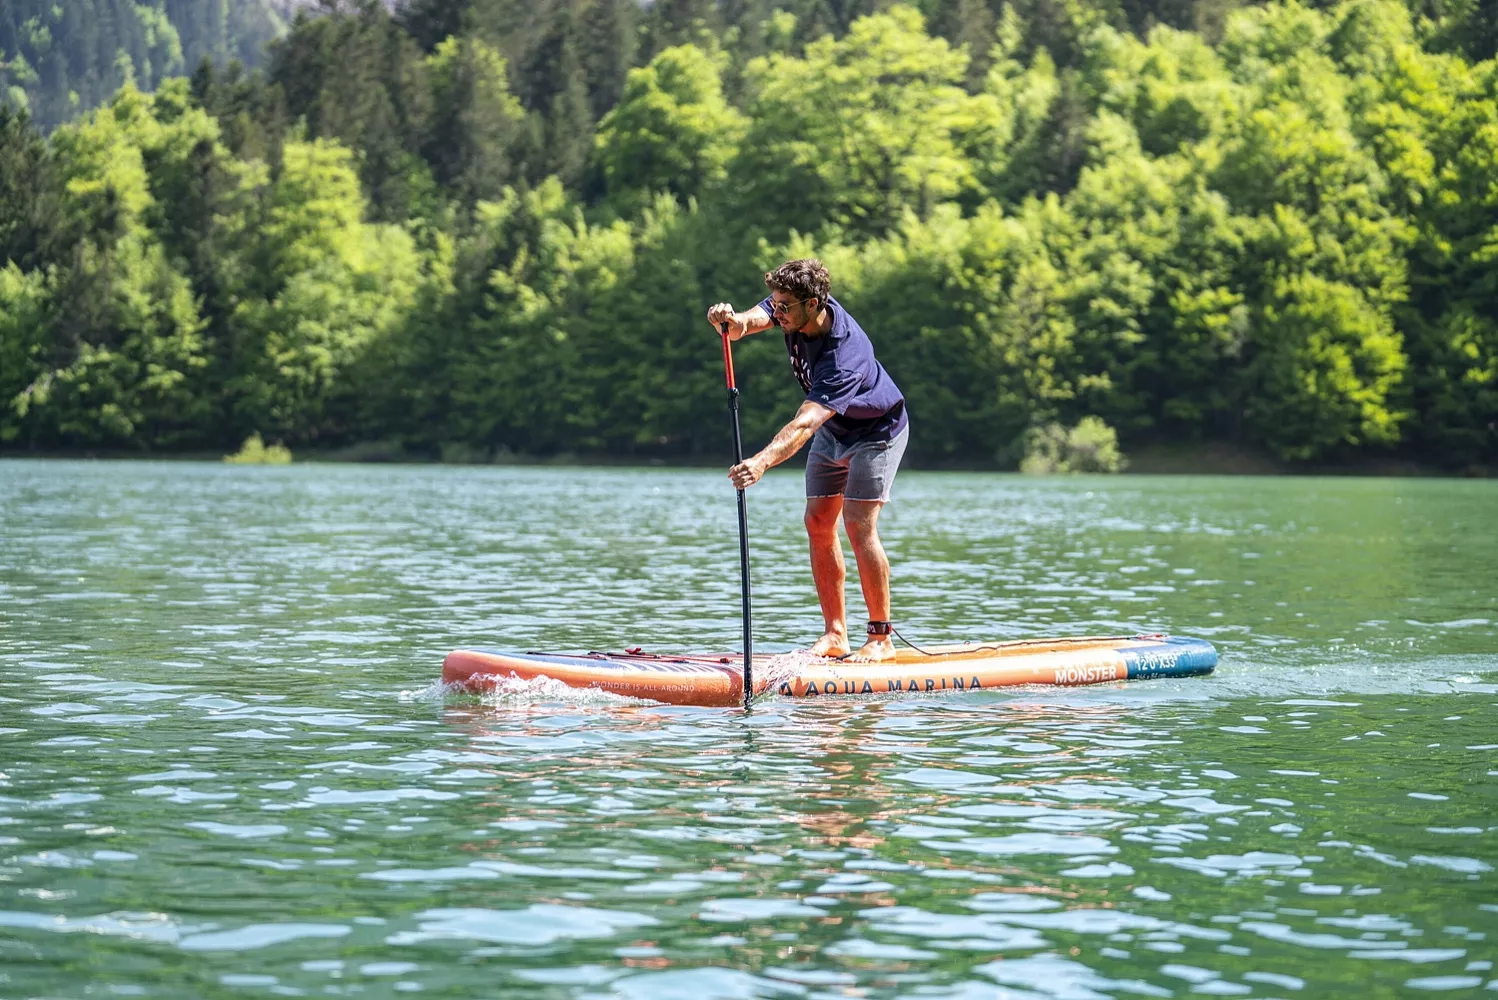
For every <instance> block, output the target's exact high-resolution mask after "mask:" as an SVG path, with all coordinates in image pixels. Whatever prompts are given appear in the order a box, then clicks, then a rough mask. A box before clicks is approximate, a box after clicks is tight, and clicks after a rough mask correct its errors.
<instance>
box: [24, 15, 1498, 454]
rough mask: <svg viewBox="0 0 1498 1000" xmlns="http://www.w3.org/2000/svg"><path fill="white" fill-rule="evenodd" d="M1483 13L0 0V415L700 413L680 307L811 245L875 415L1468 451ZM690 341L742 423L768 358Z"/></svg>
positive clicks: (123, 422) (201, 430) (764, 432)
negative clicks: (736, 403) (863, 349)
mask: <svg viewBox="0 0 1498 1000" xmlns="http://www.w3.org/2000/svg"><path fill="white" fill-rule="evenodd" d="M1495 49H1498V0H1409V2H1408V3H1400V2H1396V0H1350V2H1342V3H1337V4H1326V5H1320V4H1316V5H1302V4H1299V3H1295V2H1289V3H1284V2H1274V3H1269V4H1257V3H1239V2H1236V0H925V2H921V3H918V4H915V5H899V4H891V3H887V2H879V0H843V2H839V0H792V2H779V3H772V2H769V0H655V2H654V3H652V4H648V5H640V4H638V3H636V2H635V0H407V2H403V3H396V4H393V5H387V4H382V3H378V2H375V0H362V2H348V0H321V2H319V3H315V4H305V5H300V9H297V10H294V11H293V10H291V9H289V8H288V7H287V6H285V5H280V4H275V3H270V2H243V3H241V2H234V3H230V2H228V0H153V2H129V3H127V2H117V0H68V2H67V3H58V4H47V3H41V2H36V0H5V3H4V6H3V7H0V99H3V103H0V259H3V261H4V265H3V267H0V448H3V449H6V450H8V451H11V452H17V451H68V450H83V449H88V450H102V449H107V450H139V451H142V452H147V451H149V452H172V451H179V452H181V451H223V450H233V449H234V448H236V447H238V445H239V444H240V442H242V441H244V440H245V439H246V438H247V437H249V436H250V435H251V434H257V433H258V434H260V435H262V436H263V437H264V439H265V440H266V441H279V442H284V443H286V444H288V445H290V446H291V447H293V448H294V449H303V448H310V449H313V450H318V451H323V452H329V451H333V450H336V449H343V450H344V451H345V453H349V454H361V453H362V454H366V455H371V456H373V455H393V454H402V455H429V456H440V457H444V458H447V459H465V460H484V459H489V458H493V457H495V456H498V455H504V454H511V453H514V454H523V455H554V454H559V453H570V454H578V453H594V454H596V453H613V454H620V455H626V456H635V457H664V458H672V457H691V456H705V455H719V454H721V453H722V452H723V450H724V439H725V435H726V418H725V416H724V414H723V398H722V376H721V370H720V369H721V354H720V352H719V348H718V343H717V338H716V337H715V336H714V334H713V332H712V330H711V329H710V328H708V326H707V325H706V323H705V321H704V320H703V313H704V311H705V309H706V307H707V305H709V304H710V303H712V302H714V301H718V300H720V299H728V300H730V301H733V302H735V303H736V304H738V305H739V306H740V307H741V308H745V307H747V306H748V305H750V304H752V303H753V302H754V301H756V300H757V299H758V297H759V296H760V295H762V294H763V285H762V283H761V281H760V276H761V273H762V272H763V271H764V270H765V269H766V268H768V267H770V266H773V265H774V264H776V263H778V262H780V261H781V260H783V259H785V258H788V257H792V256H805V255H812V254H815V255H817V256H820V257H822V258H823V259H824V260H826V261H827V262H828V264H829V266H830V268H831V270H832V274H833V279H834V294H836V295H837V296H838V297H839V299H840V300H841V301H842V302H843V303H844V304H845V305H847V306H848V307H849V308H850V309H851V310H852V311H853V313H854V315H855V316H857V317H858V318H859V319H860V321H861V322H862V324H863V325H864V327H865V328H866V329H868V330H869V332H870V333H871V335H872V336H873V337H874V340H875V343H876V345H877V347H878V350H879V354H880V358H881V360H883V361H884V363H885V365H886V367H887V368H889V369H890V371H891V373H892V374H893V375H894V376H895V378H896V380H897V381H898V382H899V383H900V384H901V386H902V388H904V390H905V392H906V395H907V397H908V399H909V404H910V409H911V412H912V419H913V422H914V424H915V427H916V433H915V434H914V436H913V439H912V447H911V459H912V461H913V462H915V463H922V464H937V463H942V462H966V463H978V464H989V465H997V466H1000V467H1012V466H1014V465H1016V464H1017V463H1018V462H1019V461H1020V459H1021V457H1022V455H1023V453H1024V450H1025V442H1026V441H1027V440H1034V437H1035V435H1036V433H1037V429H1039V428H1047V429H1049V430H1050V431H1054V430H1055V429H1056V428H1062V429H1064V428H1067V427H1075V426H1079V425H1083V424H1084V422H1085V425H1086V426H1101V425H1100V424H1098V421H1099V420H1100V421H1103V422H1106V424H1107V425H1108V426H1109V427H1111V428H1113V429H1116V431H1117V433H1118V435H1119V438H1120V439H1121V441H1122V443H1123V445H1124V448H1125V450H1126V451H1127V450H1128V449H1130V448H1132V447H1136V446H1137V447H1145V446H1151V445H1162V444H1164V445H1180V444H1188V445H1192V444H1225V445H1228V446H1231V447H1234V448H1241V449H1244V450H1246V451H1253V452H1260V453H1264V454H1267V455H1272V456H1274V457H1275V458H1277V459H1279V460H1281V461H1284V462H1289V463H1319V464H1326V463H1346V462H1354V463H1356V462H1361V461H1367V460H1369V459H1379V458H1390V457H1392V458H1402V459H1411V460H1415V461H1419V462H1421V463H1425V464H1428V465H1431V466H1436V467H1444V468H1453V469H1461V468H1481V467H1487V468H1491V467H1492V466H1493V465H1494V463H1495V462H1498V268H1495V261H1498V63H1495V60H1494V53H1495ZM183 73H187V74H188V75H186V76H183V75H181V74H183ZM6 95H9V96H8V97H6ZM89 108H93V110H86V109H89ZM736 359H737V362H738V367H739V377H740V384H741V386H742V388H743V390H744V393H745V396H746V400H745V436H746V444H751V445H753V446H757V444H758V443H759V442H761V441H763V440H764V439H765V438H767V437H768V436H769V435H770V434H771V433H772V432H773V431H774V429H775V428H776V427H778V426H779V424H780V422H782V421H783V420H784V419H786V418H787V417H788V416H789V414H790V413H791V411H792V409H793V408H794V405H795V403H796V401H797V400H798V398H799V395H798V392H797V388H796V385H795V382H794V380H793V379H792V378H791V377H790V375H789V372H788V370H787V366H786V361H785V358H784V351H783V349H782V348H781V347H780V345H779V338H777V337H771V336H762V337H757V338H753V339H751V340H749V341H745V342H743V343H742V344H740V345H738V348H737V352H736Z"/></svg>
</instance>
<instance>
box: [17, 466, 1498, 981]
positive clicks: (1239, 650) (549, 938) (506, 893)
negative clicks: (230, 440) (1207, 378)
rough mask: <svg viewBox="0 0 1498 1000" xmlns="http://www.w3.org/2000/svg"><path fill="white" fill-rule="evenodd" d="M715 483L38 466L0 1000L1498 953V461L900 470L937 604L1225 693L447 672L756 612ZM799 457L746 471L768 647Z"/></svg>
mask: <svg viewBox="0 0 1498 1000" xmlns="http://www.w3.org/2000/svg"><path fill="white" fill-rule="evenodd" d="M720 480H721V474H720V473H718V472H712V473H709V472H705V471H704V472H667V471H639V470H633V471H629V472H620V471H607V472H601V471H598V470H537V469H531V470H493V469H432V468H407V469H365V468H316V467H291V468H290V469H274V470H269V469H266V470H260V469H238V468H218V467H213V466H206V465H192V464H183V465H165V464H160V465H152V464H135V465H114V464H85V463H57V464H42V463H0V602H3V603H0V996H12V995H14V996H33V995H46V996H83V995H101V996H104V995H150V996H181V997H197V996H279V995H352V994H358V995H361V996H388V995H395V994H398V993H405V992H421V993H424V994H427V995H438V996H473V995H502V996H506V997H509V996H517V997H519V996H526V997H579V998H582V997H631V998H632V997H639V998H650V1000H655V998H662V997H687V998H691V1000H703V998H711V997H762V996H763V997H779V996H784V997H834V996H836V997H843V996H867V997H895V996H901V997H904V996H919V997H995V996H999V997H1053V998H1058V1000H1062V998H1065V1000H1070V998H1093V997H1102V996H1146V997H1155V996H1158V997H1168V996H1191V995H1229V996H1257V997H1270V996H1279V997H1284V996H1305V997H1320V996H1348V995H1358V996H1363V995H1370V996H1406V995H1415V994H1419V993H1423V992H1437V993H1449V994H1456V995H1491V994H1489V993H1488V990H1492V989H1498V972H1494V970H1493V968H1492V962H1493V961H1494V957H1495V956H1494V952H1495V947H1494V940H1495V937H1498V893H1495V891H1494V884H1495V883H1494V879H1495V877H1498V876H1495V874H1494V872H1493V866H1494V865H1495V864H1498V839H1495V838H1498V821H1495V819H1494V816H1495V815H1498V810H1495V808H1494V806H1495V799H1498V796H1495V790H1498V737H1495V735H1494V734H1495V733H1498V725H1495V723H1498V711H1495V705H1498V697H1495V696H1498V687H1495V684H1498V657H1495V653H1494V650H1495V649H1498V577H1495V570H1494V566H1495V565H1498V538H1495V537H1494V535H1495V533H1493V532H1492V531H1491V530H1490V528H1491V524H1493V523H1495V519H1494V517H1493V515H1494V514H1495V513H1498V491H1495V490H1494V489H1493V488H1492V486H1490V485H1489V484H1485V483H1466V482H1389V481H1379V482H1370V481H1328V480H1242V481H1239V480H1215V479H1160V480H1141V479H1129V478H1124V479H1118V480H1111V481H1103V480H1074V481H1029V480H1019V479H1015V478H1009V477H989V476H979V475H935V474H927V475H919V474H916V475H911V476H910V477H909V479H908V480H907V479H905V478H904V477H902V482H901V487H902V493H901V494H900V497H899V500H898V501H897V503H896V504H894V505H892V507H891V508H890V510H889V512H888V514H887V516H886V526H885V533H886V536H887V543H888V545H889V547H890V549H891V552H892V557H893V558H894V561H895V564H896V574H897V575H896V580H895V597H896V602H897V614H898V615H899V616H900V618H901V622H902V626H901V627H902V631H905V632H906V633H907V634H909V635H911V636H912V637H913V638H917V639H918V641H919V638H930V639H932V640H933V641H940V640H942V639H950V638H965V637H984V638H999V637H1012V636H1028V635H1048V634H1059V633H1068V632H1093V631H1122V630H1129V629H1134V628H1149V629H1163V630H1168V631H1173V632H1181V633H1186V634H1201V635H1206V636H1208V637H1210V638H1212V639H1213V641H1214V642H1216V643H1217V644H1218V645H1219V648H1220V649H1221V651H1222V653H1223V663H1222V666H1221V667H1220V668H1219V671H1218V673H1217V675H1215V676H1214V677H1212V678H1208V679H1202V680H1180V681H1159V682H1149V683H1142V684H1134V685H1132V686H1125V685H1112V686H1103V687H1099V688H1089V689H1078V690H1057V691H1045V690H1019V691H1014V690H1010V691H1002V692H997V691H996V692H975V693H967V694H960V695H946V696H932V697H911V696H885V697H883V698H875V699H869V700H864V701H857V700H852V699H828V700H826V701H821V702H816V703H810V704H806V703H790V702H779V701H775V700H769V701H764V702H761V703H759V704H758V705H757V706H756V708H755V710H754V711H753V712H752V713H751V714H748V715H745V714H744V713H742V712H738V711H732V710H717V709H694V708H672V707H663V706H658V705H651V704H646V703H639V702H631V701H627V700H623V699H616V698H610V697H606V696H599V695H591V694H584V695H578V694H575V693H569V692H564V691H558V690H555V689H552V688H549V687H546V686H532V687H528V688H523V689H517V690H512V691H508V692H505V693H502V694H499V695H495V696H492V697H489V698H487V699H484V700H480V699H476V698H471V697H466V696H456V695H449V694H447V693H445V692H444V691H442V689H441V687H440V685H437V684H436V683H435V677H436V675H437V672H438V668H439V664H440V660H441V656H442V654H443V653H444V652H445V651H446V650H447V649H448V648H450V647H452V646H455V645H459V644H471V643H473V642H475V641H483V642H486V643H489V644H493V645H497V646H508V647H511V648H522V649H523V648H552V649H588V648H603V647H610V646H612V647H618V646H621V645H623V644H625V643H626V642H628V643H630V644H644V645H646V646H648V647H654V648H659V649H663V650H684V649H699V650H703V649H725V650H727V649H733V648H735V646H736V640H737V638H738V629H739V622H738V617H737V615H738V601H737V583H738V581H737V536H736V526H735V514H734V508H733V503H732V493H731V490H727V489H726V488H725V485H724V484H723V483H722V482H720ZM796 487H797V483H796V482H795V481H794V479H792V478H791V477H789V476H783V477H774V476H772V477H771V478H770V480H769V481H768V482H767V483H766V484H765V486H764V488H763V489H761V488H759V487H757V488H756V491H755V493H752V494H751V530H752V531H753V532H754V533H755V534H754V551H755V559H756V564H755V574H756V575H755V583H756V587H757V591H756V608H757V610H758V612H759V616H760V617H759V631H758V632H757V638H758V640H759V641H761V642H762V643H763V644H764V648H767V649H772V650H791V649H794V648H795V647H796V646H798V645H804V643H805V642H806V641H807V640H808V639H809V638H810V637H811V635H810V633H811V632H812V631H813V630H814V626H815V625H816V624H817V623H818V622H817V616H816V611H815V605H814V601H813V600H812V597H811V594H810V588H809V581H808V580H807V574H806V572H805V569H804V566H803V562H804V552H803V546H804V543H803V541H802V539H801V537H800V535H799V530H800V529H799V517H798V508H799V500H798V499H797V497H796ZM1483 525H1487V526H1488V528H1489V530H1486V531H1484V530H1480V529H1481V527H1482V526H1483ZM850 597H853V598H854V599H855V601H856V589H855V588H854V586H852V585H851V584H850ZM907 623H908V625H909V628H906V627H905V626H906V624H907ZM985 623H986V624H985Z"/></svg>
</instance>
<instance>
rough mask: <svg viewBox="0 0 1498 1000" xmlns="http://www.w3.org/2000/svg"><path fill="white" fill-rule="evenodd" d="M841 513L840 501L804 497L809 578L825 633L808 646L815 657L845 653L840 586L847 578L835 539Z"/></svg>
mask: <svg viewBox="0 0 1498 1000" xmlns="http://www.w3.org/2000/svg"><path fill="white" fill-rule="evenodd" d="M842 511H843V498H842V497H841V496H831V497H807V499H806V536H807V538H808V539H809V540H810V541H811V577H812V580H814V581H815V582H816V585H817V600H818V601H819V602H820V603H821V605H822V622H823V624H824V626H825V631H824V632H823V634H822V638H820V639H818V640H817V641H816V643H815V645H813V646H812V647H811V651H812V653H813V654H814V655H816V656H846V655H847V653H848V649H849V648H850V647H849V646H848V610H847V605H846V602H845V599H844V597H843V585H844V583H845V581H846V580H847V577H848V570H847V566H846V565H845V564H844V563H843V544H842V541H841V539H839V538H838V536H837V519H838V515H839V514H841V513H842Z"/></svg>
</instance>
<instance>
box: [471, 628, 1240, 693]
mask: <svg viewBox="0 0 1498 1000" xmlns="http://www.w3.org/2000/svg"><path fill="white" fill-rule="evenodd" d="M926 650H927V651H926V652H918V651H916V650H914V649H908V648H900V649H899V650H898V651H897V653H896V656H895V659H893V660H886V661H885V662H883V663H845V662H841V661H838V660H831V659H825V660H824V659H815V660H809V661H805V662H799V661H795V660H793V659H792V658H790V657H780V656H769V655H761V656H755V657H754V693H755V695H756V696H758V695H762V694H767V693H774V694H777V695H780V696H782V697H787V698H810V697H824V696H826V695H868V694H885V693H891V692H920V693H927V692H939V691H981V690H983V689H984V688H994V687H1008V686H1013V685H1016V684H1060V685H1068V686H1071V685H1078V684H1100V683H1103V682H1106V681H1121V680H1132V679H1134V678H1147V677H1190V676H1194V675H1197V674H1209V673H1211V672H1212V670H1213V668H1214V667H1216V666H1217V650H1216V649H1215V648H1214V647H1213V646H1212V644H1211V643H1210V642H1207V641H1206V640H1205V639H1188V638H1185V637H1180V636H1165V635H1134V636H1101V637H1079V638H1068V639H1020V640H1015V641H1010V642H992V643H971V642H970V643H962V644H960V645H944V646H932V647H926ZM776 660H779V661H781V663H787V664H788V666H786V667H785V668H783V669H780V670H779V671H777V669H776V667H777V666H778V665H777V664H776V663H775V662H774V661H776ZM743 666H744V659H743V656H742V655H735V654H732V653H724V654H721V655H716V656H696V655H694V656H667V655H659V654H651V653H640V652H628V653H588V654H586V655H573V654H564V653H505V652H500V651H499V650H494V649H457V650H454V651H452V652H451V653H448V654H447V658H446V659H445V660H444V661H443V663H442V680H443V681H444V682H445V683H447V684H451V685H455V686H458V687H462V688H464V689H466V690H469V691H473V692H476V693H477V692H483V691H486V690H491V689H493V688H496V687H500V686H502V685H504V684H505V683H506V682H508V681H511V680H521V681H528V680H535V679H538V678H543V677H546V678H551V679H552V680H555V681H559V682H561V683H562V684H565V685H567V686H568V687H574V688H583V689H593V690H599V691H608V692H611V693H613V694H618V695H625V696H628V697H631V698H649V699H652V700H654V701H663V702H668V703H670V704H674V705H737V704H740V703H741V702H742V701H743V699H744V675H743Z"/></svg>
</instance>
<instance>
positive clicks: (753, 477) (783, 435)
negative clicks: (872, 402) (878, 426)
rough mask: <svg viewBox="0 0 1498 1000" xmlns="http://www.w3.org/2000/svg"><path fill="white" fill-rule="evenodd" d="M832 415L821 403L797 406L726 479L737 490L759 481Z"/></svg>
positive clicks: (732, 469)
mask: <svg viewBox="0 0 1498 1000" xmlns="http://www.w3.org/2000/svg"><path fill="white" fill-rule="evenodd" d="M750 311H751V312H752V311H753V310H750ZM836 415H837V411H836V410H831V409H828V408H827V407H825V406H823V405H822V404H821V403H813V402H812V401H811V400H809V399H808V400H807V401H806V402H804V403H802V404H801V409H799V410H797V411H796V415H795V416H794V417H792V418H791V422H790V423H788V424H786V425H785V426H784V427H782V428H780V433H779V434H776V435H775V437H774V438H773V439H771V441H770V443H769V444H767V445H765V447H764V449H763V450H761V451H760V453H759V454H758V455H755V456H753V457H752V458H747V459H745V460H744V461H742V462H740V463H739V464H738V465H735V466H734V467H733V468H731V469H729V470H728V478H729V479H732V480H733V485H734V486H736V487H738V488H739V489H741V490H742V489H746V488H747V487H749V486H752V485H753V484H754V483H757V482H759V478H760V477H761V476H763V475H764V474H765V471H766V470H768V469H771V468H773V467H774V466H777V465H779V464H780V463H781V462H784V461H785V460H786V459H788V458H790V457H791V456H792V455H794V454H796V452H798V451H800V450H801V446H802V445H804V444H805V443H806V442H808V441H810V440H811V436H812V435H813V434H815V433H816V432H817V428H818V427H821V426H822V425H823V424H825V423H826V422H827V421H828V420H829V419H830V418H832V417H834V416H836Z"/></svg>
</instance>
